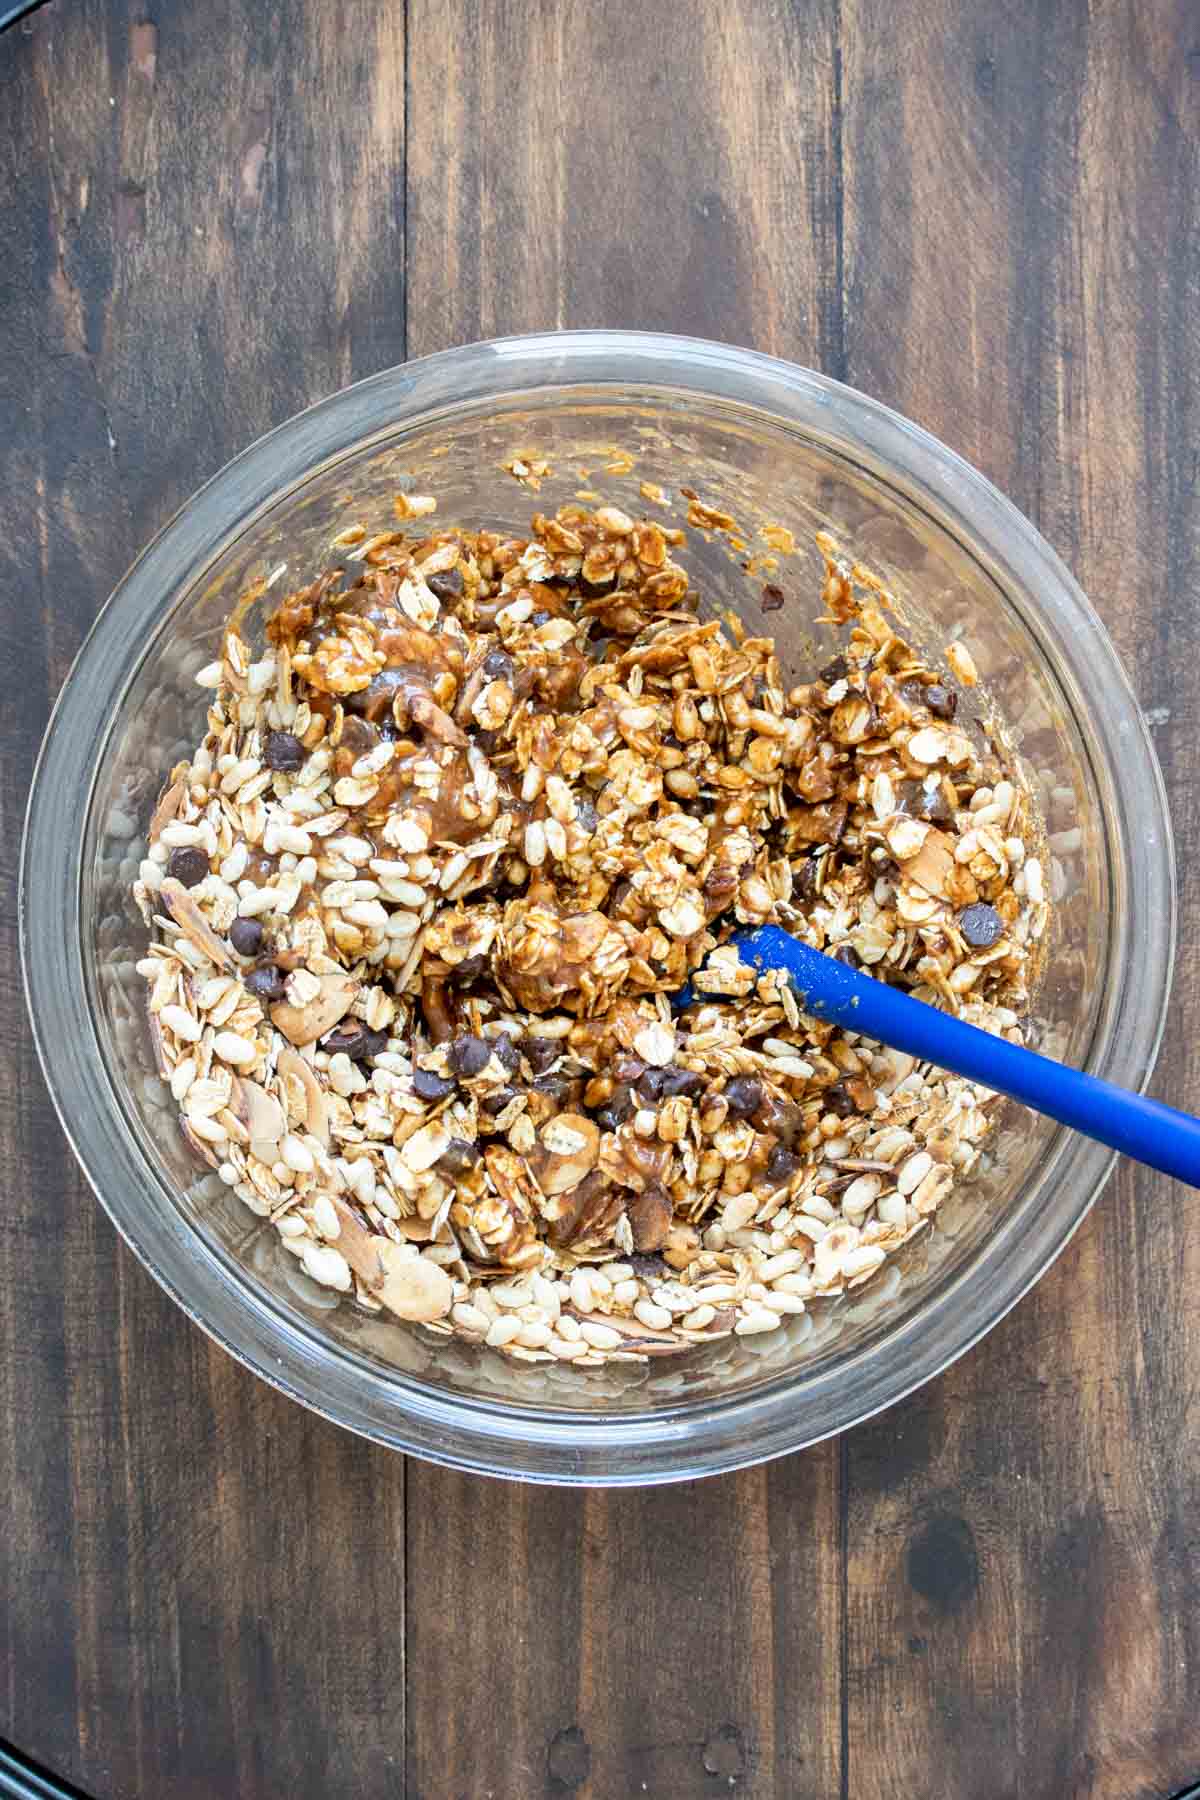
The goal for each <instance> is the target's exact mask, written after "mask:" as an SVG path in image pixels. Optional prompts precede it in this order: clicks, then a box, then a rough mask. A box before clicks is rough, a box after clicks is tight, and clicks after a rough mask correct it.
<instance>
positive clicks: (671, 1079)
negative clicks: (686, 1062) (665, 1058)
mask: <svg viewBox="0 0 1200 1800" xmlns="http://www.w3.org/2000/svg"><path fill="white" fill-rule="evenodd" d="M662 1078H663V1080H662V1087H661V1089H660V1090H659V1091H660V1093H661V1095H662V1097H663V1099H664V1100H674V1099H675V1097H676V1096H677V1095H679V1094H682V1095H684V1096H685V1097H686V1098H687V1099H689V1100H692V1099H694V1098H695V1096H696V1095H697V1094H699V1093H701V1092H702V1091H703V1089H704V1086H705V1081H704V1077H703V1075H697V1073H696V1071H695V1070H694V1069H664V1070H663V1071H662Z"/></svg>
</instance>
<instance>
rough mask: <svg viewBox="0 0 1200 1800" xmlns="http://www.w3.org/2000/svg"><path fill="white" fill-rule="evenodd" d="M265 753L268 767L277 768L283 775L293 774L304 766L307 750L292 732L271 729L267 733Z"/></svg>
mask: <svg viewBox="0 0 1200 1800" xmlns="http://www.w3.org/2000/svg"><path fill="white" fill-rule="evenodd" d="M265 755H266V758H267V767H268V769H277V770H278V771H279V772H280V773H281V774H283V775H294V774H295V772H296V770H297V769H302V768H303V767H304V759H305V757H306V756H307V755H308V752H307V751H306V750H305V748H304V745H303V744H302V743H301V742H300V739H299V738H298V737H296V736H294V735H293V733H292V732H290V731H271V732H268V734H267V742H266V749H265Z"/></svg>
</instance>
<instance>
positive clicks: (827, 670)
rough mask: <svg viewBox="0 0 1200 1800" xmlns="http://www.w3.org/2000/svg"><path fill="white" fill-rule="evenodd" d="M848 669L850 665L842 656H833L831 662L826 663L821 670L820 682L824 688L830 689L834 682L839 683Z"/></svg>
mask: <svg viewBox="0 0 1200 1800" xmlns="http://www.w3.org/2000/svg"><path fill="white" fill-rule="evenodd" d="M849 668H850V665H849V663H848V662H847V661H846V659H845V657H844V656H835V657H834V659H833V661H832V662H827V663H826V664H825V667H824V668H823V669H822V670H821V680H822V681H823V682H824V683H825V685H826V687H830V686H832V684H833V683H834V682H835V681H841V679H842V677H843V676H844V675H846V674H847V673H848V672H849Z"/></svg>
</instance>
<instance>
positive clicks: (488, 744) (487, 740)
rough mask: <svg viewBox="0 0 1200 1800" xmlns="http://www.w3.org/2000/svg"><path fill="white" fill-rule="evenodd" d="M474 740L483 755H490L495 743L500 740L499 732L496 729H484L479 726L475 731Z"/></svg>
mask: <svg viewBox="0 0 1200 1800" xmlns="http://www.w3.org/2000/svg"><path fill="white" fill-rule="evenodd" d="M475 742H476V744H477V745H478V746H479V748H480V749H481V750H482V751H483V754H484V755H485V756H491V754H492V752H493V751H494V750H495V748H496V746H497V744H498V743H499V742H500V733H499V732H498V731H485V730H484V729H483V728H482V727H480V728H479V729H478V730H476V731H475Z"/></svg>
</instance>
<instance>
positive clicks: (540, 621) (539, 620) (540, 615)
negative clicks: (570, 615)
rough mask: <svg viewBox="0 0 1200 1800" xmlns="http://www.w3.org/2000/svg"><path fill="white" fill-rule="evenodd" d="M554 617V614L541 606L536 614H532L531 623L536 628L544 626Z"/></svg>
mask: <svg viewBox="0 0 1200 1800" xmlns="http://www.w3.org/2000/svg"><path fill="white" fill-rule="evenodd" d="M553 617H554V614H553V613H551V612H547V611H546V609H545V607H544V606H539V607H538V609H537V611H536V612H535V613H531V614H530V618H529V623H530V624H531V625H534V626H537V625H544V624H545V623H546V621H547V620H548V619H552V618H553Z"/></svg>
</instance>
